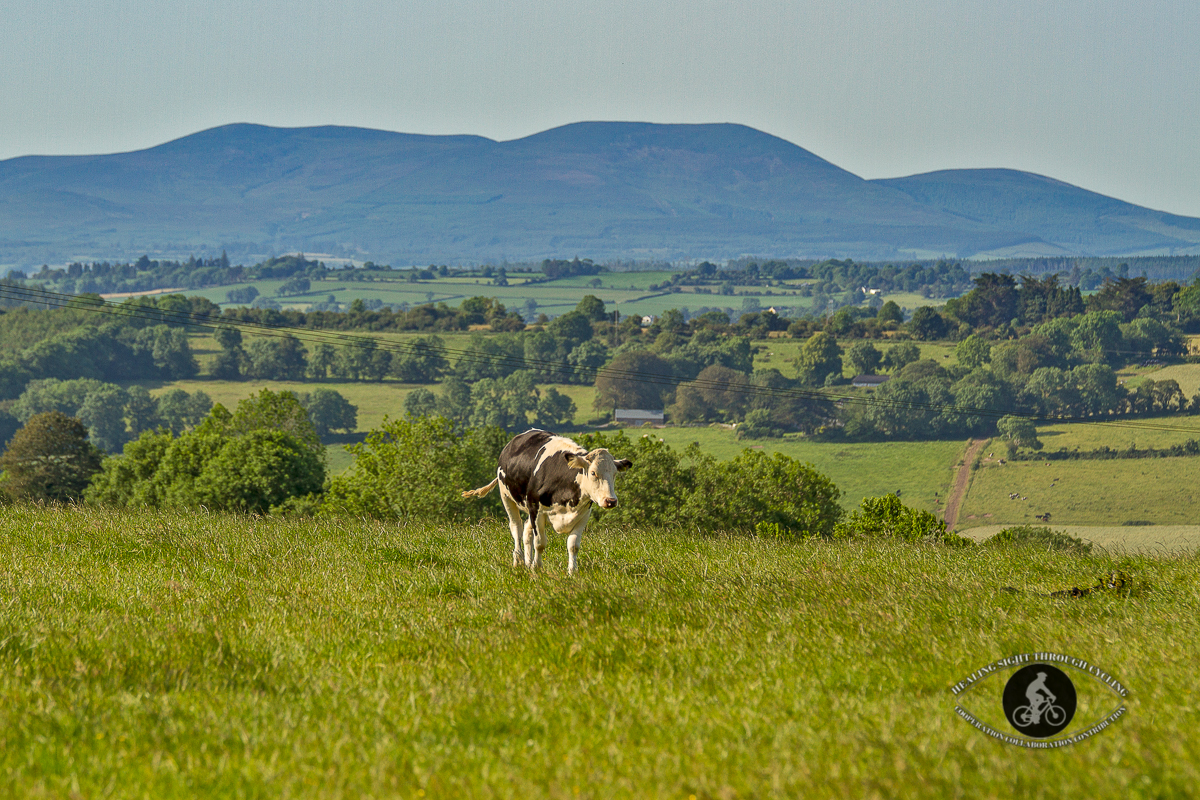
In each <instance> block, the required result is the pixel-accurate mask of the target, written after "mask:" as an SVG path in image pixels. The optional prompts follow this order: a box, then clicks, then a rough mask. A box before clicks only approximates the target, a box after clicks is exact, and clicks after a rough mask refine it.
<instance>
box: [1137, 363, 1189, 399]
mask: <svg viewBox="0 0 1200 800" xmlns="http://www.w3.org/2000/svg"><path fill="white" fill-rule="evenodd" d="M1142 374H1143V375H1144V376H1145V377H1147V378H1151V379H1153V380H1156V381H1165V380H1173V381H1175V382H1176V383H1178V384H1179V388H1180V389H1182V390H1183V394H1184V395H1185V396H1186V397H1187V398H1188V399H1189V400H1190V399H1192V398H1193V397H1195V396H1196V393H1197V392H1200V364H1172V365H1170V366H1167V367H1159V368H1158V369H1153V370H1149V371H1144V372H1143V373H1142Z"/></svg>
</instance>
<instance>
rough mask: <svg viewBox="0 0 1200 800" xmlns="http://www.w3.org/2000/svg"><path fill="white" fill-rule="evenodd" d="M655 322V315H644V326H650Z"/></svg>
mask: <svg viewBox="0 0 1200 800" xmlns="http://www.w3.org/2000/svg"><path fill="white" fill-rule="evenodd" d="M653 324H654V317H652V316H650V315H648V314H647V315H646V316H644V317H642V327H643V328H649V327H650V326H651V325H653Z"/></svg>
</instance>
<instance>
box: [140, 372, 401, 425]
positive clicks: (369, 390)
mask: <svg viewBox="0 0 1200 800" xmlns="http://www.w3.org/2000/svg"><path fill="white" fill-rule="evenodd" d="M146 385H150V384H146ZM415 388H417V387H416V386H414V385H412V384H407V383H397V382H395V381H382V382H378V383H376V382H374V381H344V382H341V381H324V382H320V383H317V382H311V381H259V380H247V381H215V380H204V379H194V380H180V381H170V382H166V383H161V384H155V385H153V388H151V389H150V394H151V395H153V396H157V395H160V394H162V393H163V392H166V391H168V390H169V389H183V390H184V391H187V392H197V391H202V392H205V393H206V394H208V396H209V397H211V398H212V400H213V402H214V403H221V404H223V405H224V406H225V407H226V408H228V409H229V410H230V411H232V410H233V409H234V408H235V407H236V406H237V404H238V401H239V400H242V399H244V398H246V397H249V396H250V395H253V394H257V393H258V392H259V391H260V390H262V389H270V390H271V391H274V392H280V391H290V392H296V393H297V394H304V393H305V392H312V391H313V390H314V389H334V390H336V391H338V392H341V394H342V396H343V397H345V398H346V399H347V400H349V401H350V402H351V403H353V404H354V405H356V406H358V429H359V430H360V431H369V430H373V429H374V428H378V427H379V426H380V424H381V423H382V422H383V418H384V417H385V416H391V417H399V416H402V415H403V414H404V398H405V397H406V396H407V395H408V393H409V392H411V391H412V390H413V389H415Z"/></svg>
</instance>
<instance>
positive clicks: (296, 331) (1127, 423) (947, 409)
mask: <svg viewBox="0 0 1200 800" xmlns="http://www.w3.org/2000/svg"><path fill="white" fill-rule="evenodd" d="M4 295H7V296H9V297H12V298H13V299H18V300H22V301H25V302H32V303H38V304H42V305H46V306H49V307H51V308H65V307H68V306H70V307H74V308H78V309H82V310H85V311H90V312H94V313H99V314H107V315H109V316H114V317H127V318H132V319H138V320H142V321H147V322H157V323H164V322H173V323H175V324H178V325H188V326H195V327H201V328H207V329H209V330H216V329H218V328H222V327H227V328H236V329H238V330H239V331H246V332H249V333H254V334H258V335H262V336H268V337H274V338H295V339H299V340H300V341H305V342H308V343H311V344H329V345H333V346H339V347H357V348H362V349H366V350H386V351H389V352H395V353H401V354H419V355H429V354H439V355H443V356H446V355H457V356H458V361H459V362H463V361H466V362H468V363H476V364H500V365H502V366H507V367H511V368H513V369H514V370H516V369H529V368H530V367H541V368H544V369H547V370H554V371H558V372H562V371H567V372H569V373H573V374H576V375H579V376H581V377H589V376H590V377H591V378H592V380H593V381H594V380H595V378H597V377H601V376H604V377H609V378H623V379H626V380H630V381H636V382H640V383H649V384H654V385H662V386H676V387H677V386H679V385H682V384H687V385H690V386H696V387H702V388H711V389H714V390H720V391H724V392H732V393H735V394H742V395H749V396H754V395H759V396H763V395H765V396H772V397H780V398H794V399H806V400H815V401H825V402H840V403H857V404H862V405H884V406H888V407H892V408H903V409H908V410H915V411H930V412H938V413H951V414H960V415H964V416H966V415H969V416H979V417H985V418H991V419H999V418H1001V417H1004V416H1013V417H1020V418H1024V419H1029V420H1032V421H1035V422H1044V423H1054V424H1065V423H1079V422H1090V423H1097V424H1104V425H1110V426H1115V427H1121V428H1131V429H1143V430H1161V431H1184V432H1195V433H1197V434H1200V428H1195V427H1182V426H1174V425H1162V424H1156V423H1152V422H1144V421H1136V420H1121V419H1096V418H1094V417H1087V416H1071V415H1050V414H1040V413H1037V412H1030V411H1023V412H1006V411H998V410H996V409H985V408H974V407H969V406H957V405H953V404H945V403H921V402H915V401H904V400H898V399H891V398H889V399H887V400H880V399H878V398H871V397H863V396H861V395H856V394H845V393H837V392H827V391H819V390H813V389H799V388H782V387H769V386H760V385H755V384H751V383H727V382H724V381H708V380H699V379H693V380H690V381H688V380H685V379H681V378H676V377H674V376H667V375H657V374H654V373H650V372H642V371H638V370H626V369H614V368H612V367H580V366H572V365H564V364H563V363H562V362H559V361H549V360H545V359H532V358H527V357H525V356H520V357H514V356H506V355H504V354H500V353H480V352H478V351H474V350H466V349H461V348H453V347H447V346H445V345H442V346H435V345H428V344H424V343H404V342H386V341H384V342H381V341H379V340H378V339H375V338H372V337H368V336H361V335H351V334H345V333H339V332H334V331H322V330H319V329H313V328H304V327H301V326H298V325H271V324H268V323H262V322H254V321H251V320H231V319H226V318H223V317H221V318H216V317H212V316H209V315H205V314H196V313H192V312H181V311H168V310H162V309H158V308H151V307H148V306H140V305H135V304H132V303H122V304H119V305H111V304H109V303H95V302H90V301H88V300H81V299H80V298H79V297H77V296H75V295H69V294H62V293H59V292H51V291H48V290H45V289H30V288H26V287H22V286H12V285H7V284H0V296H4Z"/></svg>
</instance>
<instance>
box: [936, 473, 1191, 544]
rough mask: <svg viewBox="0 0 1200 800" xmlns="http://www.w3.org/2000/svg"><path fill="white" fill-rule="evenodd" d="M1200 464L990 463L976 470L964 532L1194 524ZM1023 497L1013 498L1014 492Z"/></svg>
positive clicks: (963, 514) (963, 520) (960, 522)
mask: <svg viewBox="0 0 1200 800" xmlns="http://www.w3.org/2000/svg"><path fill="white" fill-rule="evenodd" d="M1197 475H1200V458H1138V459H1113V460H1106V461H1049V462H1047V461H1013V462H1009V463H1007V464H1004V465H999V464H995V463H991V464H988V463H985V464H983V465H982V466H981V467H980V468H979V469H978V470H976V471H975V474H974V477H973V478H972V480H971V488H970V491H969V492H968V493H967V498H966V502H965V503H964V504H963V507H962V511H961V513H960V514H959V517H958V525H959V527H964V528H965V527H972V526H977V525H991V524H1001V523H1010V524H1017V523H1030V524H1036V520H1035V516H1036V515H1038V514H1044V513H1047V512H1049V513H1050V515H1051V517H1050V519H1051V522H1052V523H1053V524H1055V525H1058V524H1063V525H1067V524H1072V525H1121V524H1123V523H1126V522H1132V523H1139V524H1146V523H1154V524H1160V525H1194V524H1196V523H1197V522H1200V516H1198V515H1197V511H1196V510H1197V508H1200V483H1198V482H1197V480H1196V478H1197ZM1010 493H1015V494H1017V495H1019V498H1018V499H1015V500H1010V499H1009V497H1008V496H1009V494H1010Z"/></svg>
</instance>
